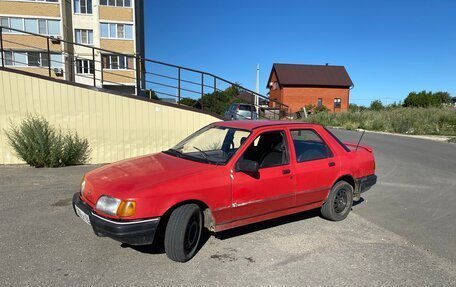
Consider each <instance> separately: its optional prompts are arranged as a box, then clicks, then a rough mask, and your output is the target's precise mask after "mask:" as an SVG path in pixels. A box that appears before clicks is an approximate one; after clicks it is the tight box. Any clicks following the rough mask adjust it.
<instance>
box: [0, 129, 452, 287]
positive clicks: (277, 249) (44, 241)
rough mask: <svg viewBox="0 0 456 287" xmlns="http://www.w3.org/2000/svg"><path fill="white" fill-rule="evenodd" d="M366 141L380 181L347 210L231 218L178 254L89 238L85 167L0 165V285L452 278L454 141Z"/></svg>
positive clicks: (445, 282) (348, 135) (372, 137)
mask: <svg viewBox="0 0 456 287" xmlns="http://www.w3.org/2000/svg"><path fill="white" fill-rule="evenodd" d="M336 133H337V134H339V135H341V137H342V138H344V139H348V140H354V139H355V138H357V137H358V135H359V134H357V133H353V132H345V131H336ZM365 143H367V144H370V145H372V146H373V147H374V148H375V149H376V156H377V166H378V175H379V183H378V185H376V186H375V187H373V188H372V189H371V190H370V191H369V192H368V193H366V194H364V195H363V199H364V200H363V201H362V202H359V203H358V204H356V205H355V206H354V207H353V212H352V213H351V214H350V216H349V217H348V218H347V219H346V220H344V221H342V222H336V223H335V222H329V221H326V220H324V219H322V218H320V217H319V216H318V212H306V213H302V214H299V215H294V216H289V217H285V218H281V219H276V220H272V221H268V222H266V223H260V224H255V225H251V226H248V227H244V228H238V229H234V230H232V231H227V232H224V233H221V234H218V235H217V236H210V237H207V238H206V240H207V241H206V242H205V244H204V245H203V246H202V248H201V250H200V251H199V252H198V253H197V255H196V256H195V258H194V259H192V260H191V261H190V262H188V263H185V264H181V263H175V262H172V261H169V260H168V259H167V257H166V255H165V254H164V253H163V250H162V248H161V247H160V246H153V247H144V248H131V247H128V246H124V245H122V244H120V243H117V242H115V241H113V240H110V239H107V238H98V237H96V236H95V235H94V234H93V232H92V230H91V228H90V227H89V226H88V225H86V224H85V223H84V222H82V221H81V220H80V219H79V218H77V217H76V216H75V215H74V214H73V211H72V208H71V196H72V194H73V193H74V192H75V191H76V190H77V189H78V185H79V181H80V178H81V176H82V174H83V173H84V172H86V171H88V170H90V169H92V168H95V167H94V166H83V167H69V168H61V169H34V168H29V167H24V166H0V196H1V200H0V218H1V219H2V220H0V242H1V243H0V282H1V285H2V286H120V285H124V286H157V285H160V286H171V285H172V286H174V285H186V286H192V285H195V286H215V285H223V286H225V285H235V286H239V285H245V286H259V285H261V286H265V285H267V286H271V285H280V286H283V285H294V286H303V285H304V286H306V285H307V286H334V285H339V286H366V285H370V286H380V285H381V286H398V285H401V286H456V264H455V261H454V259H455V250H456V248H455V238H456V236H455V235H456V234H455V230H456V227H455V225H456V224H455V223H454V222H455V220H454V215H456V214H455V213H456V211H455V210H454V206H455V197H456V195H455V193H456V188H455V186H456V182H455V178H454V176H455V167H456V159H455V155H456V145H450V144H445V143H438V142H432V141H426V140H419V139H409V138H403V137H397V136H386V135H377V134H366V135H365Z"/></svg>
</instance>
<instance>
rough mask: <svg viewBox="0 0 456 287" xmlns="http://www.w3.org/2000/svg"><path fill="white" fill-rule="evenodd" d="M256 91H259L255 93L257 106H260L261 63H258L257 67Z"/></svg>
mask: <svg viewBox="0 0 456 287" xmlns="http://www.w3.org/2000/svg"><path fill="white" fill-rule="evenodd" d="M255 92H256V93H257V95H255V106H257V107H258V105H259V99H258V94H259V93H260V64H257V68H256V86H255Z"/></svg>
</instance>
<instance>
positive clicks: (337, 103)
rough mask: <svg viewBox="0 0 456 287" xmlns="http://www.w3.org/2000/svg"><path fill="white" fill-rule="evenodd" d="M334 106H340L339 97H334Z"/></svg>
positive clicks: (336, 107) (337, 107)
mask: <svg viewBox="0 0 456 287" xmlns="http://www.w3.org/2000/svg"><path fill="white" fill-rule="evenodd" d="M334 108H335V109H339V108H340V98H335V99H334Z"/></svg>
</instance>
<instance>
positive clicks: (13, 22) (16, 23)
mask: <svg viewBox="0 0 456 287" xmlns="http://www.w3.org/2000/svg"><path fill="white" fill-rule="evenodd" d="M9 27H10V28H13V29H17V30H22V31H24V19H23V18H10V26H9ZM12 32H13V33H19V32H16V31H12Z"/></svg>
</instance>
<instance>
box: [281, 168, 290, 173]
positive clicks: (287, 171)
mask: <svg viewBox="0 0 456 287" xmlns="http://www.w3.org/2000/svg"><path fill="white" fill-rule="evenodd" d="M282 174H290V170H289V169H284V170H282Z"/></svg>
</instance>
